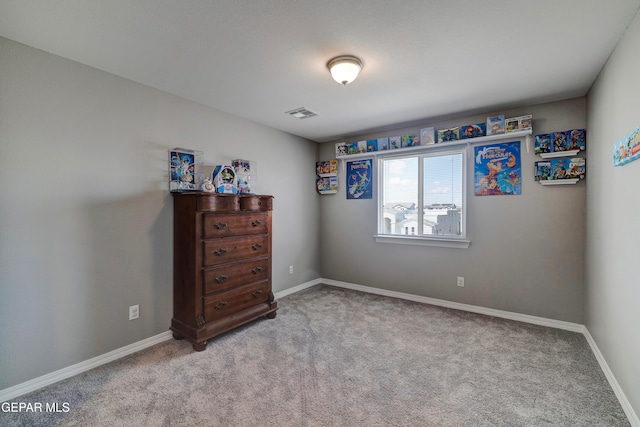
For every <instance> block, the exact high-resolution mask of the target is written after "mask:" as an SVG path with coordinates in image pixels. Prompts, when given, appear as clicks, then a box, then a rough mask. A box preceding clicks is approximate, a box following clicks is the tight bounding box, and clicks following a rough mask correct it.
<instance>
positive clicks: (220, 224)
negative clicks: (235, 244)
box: [213, 222, 227, 230]
mask: <svg viewBox="0 0 640 427" xmlns="http://www.w3.org/2000/svg"><path fill="white" fill-rule="evenodd" d="M213 226H214V227H215V228H217V229H218V230H222V229H223V228H225V227H226V226H227V223H226V222H219V223H217V224H213Z"/></svg>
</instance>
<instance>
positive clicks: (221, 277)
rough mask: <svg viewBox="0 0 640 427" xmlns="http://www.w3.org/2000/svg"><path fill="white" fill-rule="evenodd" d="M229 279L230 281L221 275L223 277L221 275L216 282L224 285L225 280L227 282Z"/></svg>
mask: <svg viewBox="0 0 640 427" xmlns="http://www.w3.org/2000/svg"><path fill="white" fill-rule="evenodd" d="M227 279H228V277H227V276H226V275H224V274H221V275H219V276H218V277H216V282H218V283H222V282H224V281H225V280H227Z"/></svg>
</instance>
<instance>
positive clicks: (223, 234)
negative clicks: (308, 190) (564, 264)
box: [171, 193, 278, 351]
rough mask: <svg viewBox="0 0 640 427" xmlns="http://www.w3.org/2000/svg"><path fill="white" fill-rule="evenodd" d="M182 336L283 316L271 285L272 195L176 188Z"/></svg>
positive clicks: (175, 321)
mask: <svg viewBox="0 0 640 427" xmlns="http://www.w3.org/2000/svg"><path fill="white" fill-rule="evenodd" d="M173 196H174V198H173V215H174V217H173V318H172V319H171V330H172V331H173V337H174V338H175V339H184V338H186V339H187V340H188V341H189V342H191V343H192V344H193V348H194V349H195V350H197V351H202V350H204V349H205V348H206V347H207V340H209V339H210V338H213V337H215V336H216V335H219V334H222V333H223V332H227V331H229V330H231V329H233V328H235V327H237V326H240V325H242V324H245V323H247V322H250V321H252V320H254V319H256V318H258V317H261V316H265V315H266V316H267V317H269V318H275V317H276V310H277V309H278V304H277V302H276V301H275V300H274V297H273V292H272V290H271V210H272V205H273V203H272V200H273V197H272V196H262V195H227V194H209V193H173Z"/></svg>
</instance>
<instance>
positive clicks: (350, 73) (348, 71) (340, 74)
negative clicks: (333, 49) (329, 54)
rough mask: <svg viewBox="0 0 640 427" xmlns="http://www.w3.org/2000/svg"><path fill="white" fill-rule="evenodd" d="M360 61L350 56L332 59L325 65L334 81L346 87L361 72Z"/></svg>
mask: <svg viewBox="0 0 640 427" xmlns="http://www.w3.org/2000/svg"><path fill="white" fill-rule="evenodd" d="M362 66H363V65H362V61H360V59H358V58H356V57H355V56H351V55H343V56H338V57H336V58H333V59H332V60H331V61H329V62H328V63H327V68H328V69H329V71H330V72H331V76H332V77H333V79H334V80H335V81H337V82H338V83H340V84H341V85H343V86H346V85H348V84H349V83H351V82H352V81H354V80H355V79H356V77H358V74H359V73H360V70H362Z"/></svg>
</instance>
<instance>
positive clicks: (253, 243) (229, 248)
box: [203, 235, 269, 267]
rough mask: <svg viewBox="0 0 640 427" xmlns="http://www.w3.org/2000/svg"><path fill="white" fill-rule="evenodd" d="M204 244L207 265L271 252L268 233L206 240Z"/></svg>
mask: <svg viewBox="0 0 640 427" xmlns="http://www.w3.org/2000/svg"><path fill="white" fill-rule="evenodd" d="M203 244H204V248H203V249H204V251H203V257H204V259H203V265H204V266H205V267H209V266H212V265H218V264H226V263H228V262H233V261H240V260H243V259H252V258H258V257H265V256H267V255H268V254H269V236H268V235H256V236H242V237H225V238H223V239H213V240H205V241H204V242H203Z"/></svg>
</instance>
